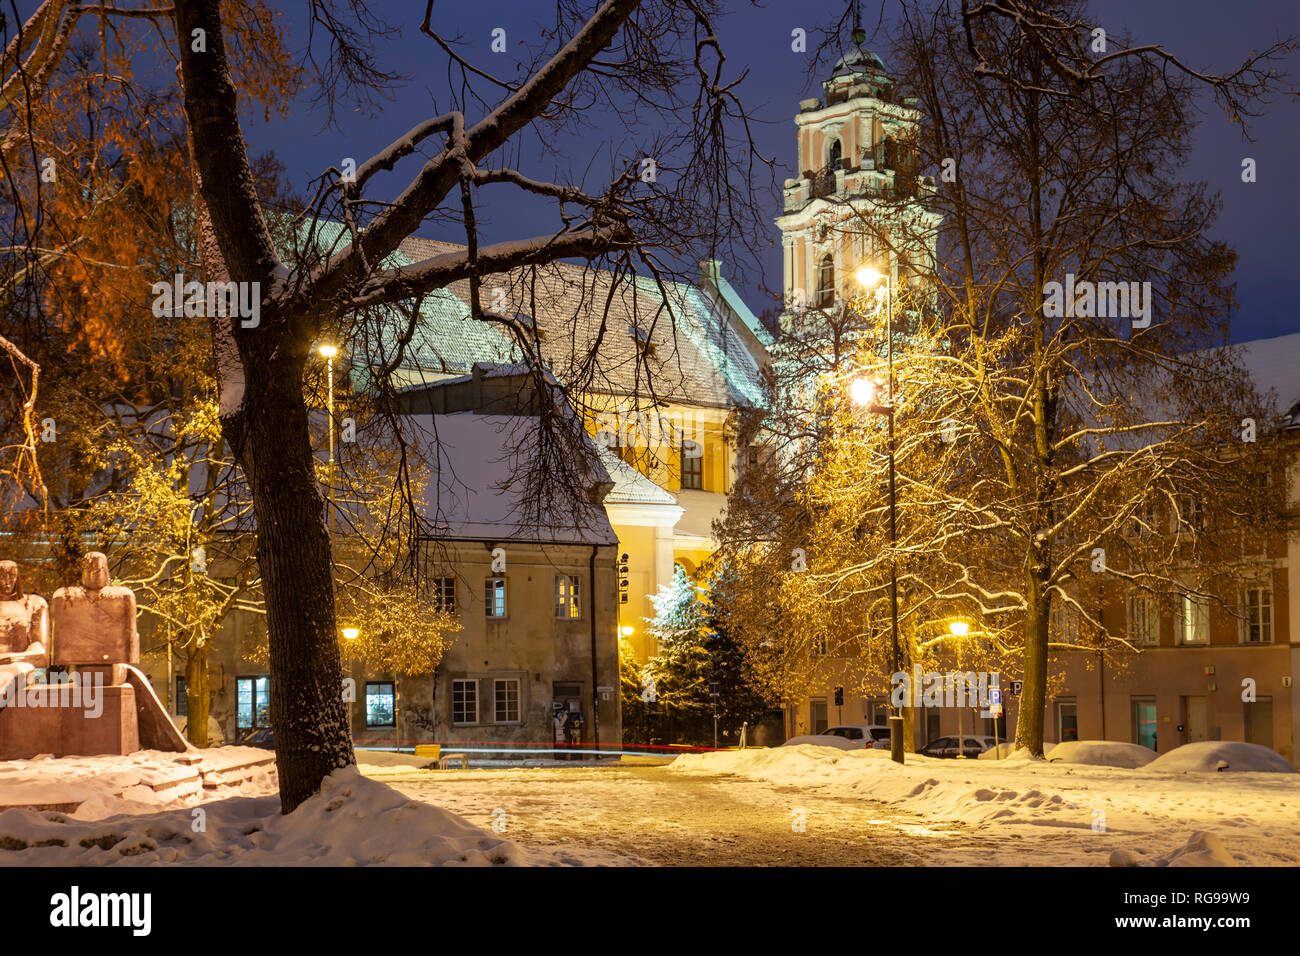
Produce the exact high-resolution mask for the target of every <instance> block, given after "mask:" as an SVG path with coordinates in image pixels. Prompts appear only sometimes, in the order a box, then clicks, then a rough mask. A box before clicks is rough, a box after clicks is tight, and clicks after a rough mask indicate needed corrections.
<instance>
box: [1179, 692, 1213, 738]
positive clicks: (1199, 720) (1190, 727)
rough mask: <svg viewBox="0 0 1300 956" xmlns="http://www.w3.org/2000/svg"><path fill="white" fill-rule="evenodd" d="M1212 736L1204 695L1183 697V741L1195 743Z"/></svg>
mask: <svg viewBox="0 0 1300 956" xmlns="http://www.w3.org/2000/svg"><path fill="white" fill-rule="evenodd" d="M1209 736H1210V721H1209V718H1208V716H1207V715H1206V710H1205V698H1204V697H1184V698H1183V743H1185V744H1194V743H1196V742H1197V741H1198V740H1205V739H1207V738H1208V737H1209Z"/></svg>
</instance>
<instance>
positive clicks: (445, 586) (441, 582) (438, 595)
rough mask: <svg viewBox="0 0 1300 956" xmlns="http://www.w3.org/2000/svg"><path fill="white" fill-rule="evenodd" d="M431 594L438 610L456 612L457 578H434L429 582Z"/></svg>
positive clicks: (434, 605) (449, 612)
mask: <svg viewBox="0 0 1300 956" xmlns="http://www.w3.org/2000/svg"><path fill="white" fill-rule="evenodd" d="M429 596H430V598H432V600H433V607H434V610H436V611H445V612H447V613H448V614H454V613H456V579H455V578H433V579H432V580H430V582H429Z"/></svg>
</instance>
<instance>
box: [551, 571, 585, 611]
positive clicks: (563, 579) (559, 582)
mask: <svg viewBox="0 0 1300 956" xmlns="http://www.w3.org/2000/svg"><path fill="white" fill-rule="evenodd" d="M578 585H579V582H578V576H577V575H576V574H557V575H556V576H555V616H556V617H563V618H577V617H582V610H581V608H580V606H579V604H578V592H579V586H578Z"/></svg>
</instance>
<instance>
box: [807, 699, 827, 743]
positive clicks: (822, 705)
mask: <svg viewBox="0 0 1300 956" xmlns="http://www.w3.org/2000/svg"><path fill="white" fill-rule="evenodd" d="M811 710H812V712H811V714H810V715H809V716H810V717H811V718H812V730H811V732H812V733H814V734H824V733H826V728H827V727H829V726H830V722H829V721H828V720H827V719H826V698H825V697H818V698H814V699H813V701H812V708H811Z"/></svg>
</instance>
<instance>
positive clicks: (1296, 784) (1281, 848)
mask: <svg viewBox="0 0 1300 956" xmlns="http://www.w3.org/2000/svg"><path fill="white" fill-rule="evenodd" d="M1058 746H1062V745H1058ZM1234 747H1235V748H1242V747H1250V745H1243V744H1236V745H1234ZM1075 749H1080V748H1075ZM1105 749H1107V750H1108V749H1109V748H1105ZM1180 749H1182V748H1180ZM1253 749H1263V748H1253ZM1118 751H1122V748H1117V750H1116V751H1115V752H1118ZM1085 752H1086V751H1085ZM1053 753H1055V751H1053ZM1069 753H1070V750H1066V751H1065V752H1064V754H1063V756H1065V755H1069ZM1175 753H1176V752H1175ZM1104 756H1107V757H1108V759H1115V758H1114V752H1112V753H1110V754H1104ZM1167 756H1168V757H1170V758H1172V757H1173V756H1174V754H1170V755H1167ZM1273 756H1274V757H1275V758H1276V759H1278V760H1280V759H1281V758H1280V757H1277V755H1276V754H1274V755H1273ZM1162 759H1165V758H1162ZM1158 762H1159V761H1155V760H1153V761H1152V762H1151V763H1149V764H1147V765H1146V766H1144V767H1135V768H1125V767H1115V766H1107V765H1092V764H1081V763H1080V764H1076V763H1066V762H1064V761H1058V762H1048V761H1045V760H1036V759H1031V758H1029V757H1028V755H1027V752H1025V751H1020V752H1017V753H1016V754H1014V755H1013V756H1012V757H1011V758H1009V759H1006V760H942V759H938V758H930V757H923V756H920V755H917V754H908V756H907V762H906V764H904V765H902V766H900V765H898V764H895V763H893V762H892V761H890V760H889V753H888V752H887V751H875V750H849V751H844V750H836V749H834V748H832V747H817V746H798V745H796V746H790V747H779V748H775V749H772V750H743V751H730V752H726V753H708V754H687V755H682V756H680V757H678V758H677V759H676V760H675V761H673V763H672V764H671V765H670V767H669V772H670V773H682V774H692V773H694V774H724V773H729V774H735V775H737V776H744V777H749V778H752V779H756V780H762V781H766V782H768V783H771V784H774V785H776V786H781V787H790V788H797V789H799V790H809V791H816V792H817V793H819V794H824V795H827V796H832V797H836V798H841V799H858V800H875V801H879V802H881V803H884V804H888V805H889V806H891V807H893V808H896V809H899V810H905V811H908V812H910V813H914V814H916V815H917V816H918V817H920V818H921V819H920V820H919V821H918V823H924V824H925V826H924V827H920V828H919V831H920V830H923V831H924V834H923V835H925V836H927V837H930V838H941V837H946V836H947V834H946V833H944V832H936V831H935V830H934V829H933V828H934V827H936V826H942V825H948V826H951V825H953V824H959V825H964V826H967V827H971V828H974V829H985V828H997V831H998V835H999V836H1006V835H1011V836H1014V835H1016V834H1019V835H1021V836H1024V837H1026V838H1031V837H1032V838H1035V841H1036V845H1038V846H1039V847H1040V849H1039V850H1037V851H1036V855H1035V856H1034V859H1033V862H1034V864H1035V865H1053V864H1066V865H1075V866H1077V865H1079V864H1081V863H1105V862H1107V859H1108V857H1109V856H1110V855H1111V854H1112V851H1116V850H1119V851H1122V852H1121V853H1120V855H1119V856H1118V857H1117V858H1116V859H1115V860H1112V861H1111V862H1112V863H1113V864H1114V865H1137V863H1136V862H1134V861H1136V860H1138V859H1139V858H1140V859H1143V860H1148V861H1153V860H1160V859H1163V858H1164V857H1163V856H1162V855H1169V854H1171V851H1179V853H1181V856H1178V860H1182V862H1177V861H1176V860H1175V859H1174V858H1173V856H1170V859H1169V861H1168V865H1179V866H1189V865H1194V863H1195V861H1196V860H1197V859H1201V858H1202V857H1204V858H1206V859H1211V858H1212V859H1215V860H1220V859H1221V858H1223V859H1226V858H1230V857H1228V856H1226V850H1224V851H1223V853H1220V852H1219V848H1221V847H1222V846H1223V843H1222V842H1221V840H1220V837H1221V838H1222V840H1226V841H1227V845H1229V846H1231V847H1232V850H1233V854H1234V855H1235V856H1236V858H1237V860H1239V861H1241V862H1243V863H1246V864H1252V865H1258V864H1264V865H1296V864H1300V822H1298V818H1297V816H1296V807H1297V806H1300V775H1296V774H1278V773H1268V774H1264V773H1255V774H1236V775H1232V776H1228V775H1224V774H1178V773H1167V772H1165V773H1162V772H1159V771H1157V770H1156V765H1157V763H1158ZM1283 763H1285V761H1283ZM1045 827H1046V828H1057V832H1059V833H1060V835H1061V839H1060V840H1059V841H1055V842H1053V843H1052V844H1051V845H1050V849H1048V850H1047V851H1046V852H1044V851H1043V849H1041V847H1042V845H1043V844H1042V843H1041V837H1042V836H1043V835H1044V833H1046V832H1052V831H1051V830H1046V831H1045V830H1044V829H1043V828H1045ZM1211 830H1213V831H1214V833H1211V832H1210V831H1211ZM1188 834H1205V837H1204V838H1202V839H1200V841H1199V842H1198V843H1197V845H1196V846H1192V845H1191V842H1190V841H1188V840H1187V836H1188ZM956 836H957V834H956V833H953V834H952V837H956ZM1211 836H1213V837H1214V839H1209V837H1211ZM1121 841H1122V845H1118V844H1120V842H1121ZM1216 841H1220V842H1219V843H1218V846H1217V847H1216V845H1215V844H1216ZM1184 844H1187V845H1186V846H1184ZM1007 845H1008V846H1014V845H1015V844H1007ZM1180 848H1181V849H1180ZM990 852H991V853H992V854H993V855H994V856H996V855H997V853H998V852H999V851H996V850H993V851H990ZM1124 854H1128V856H1127V858H1126V857H1125V856H1124ZM1198 854H1199V855H1200V856H1198ZM1183 857H1187V859H1186V860H1183V859H1182V858H1183ZM1124 859H1127V860H1128V862H1127V863H1125V862H1123V860H1124ZM1013 860H1014V857H1012V858H1006V859H1002V860H1000V861H999V862H1000V864H1002V865H1010V864H1011V863H1012V862H1013ZM1156 865H1166V864H1165V863H1158V864H1156ZM1210 865H1218V864H1210Z"/></svg>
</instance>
